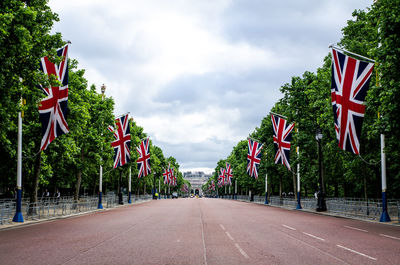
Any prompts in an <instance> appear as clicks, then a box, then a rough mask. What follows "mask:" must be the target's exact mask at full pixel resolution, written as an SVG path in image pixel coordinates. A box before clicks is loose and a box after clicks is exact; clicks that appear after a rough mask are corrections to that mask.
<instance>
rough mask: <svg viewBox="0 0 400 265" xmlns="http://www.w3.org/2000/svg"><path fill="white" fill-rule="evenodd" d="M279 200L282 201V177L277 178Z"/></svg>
mask: <svg viewBox="0 0 400 265" xmlns="http://www.w3.org/2000/svg"><path fill="white" fill-rule="evenodd" d="M279 199H281V200H282V175H280V176H279Z"/></svg>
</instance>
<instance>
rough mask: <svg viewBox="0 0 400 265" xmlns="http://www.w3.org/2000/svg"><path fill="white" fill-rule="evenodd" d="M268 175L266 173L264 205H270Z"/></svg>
mask: <svg viewBox="0 0 400 265" xmlns="http://www.w3.org/2000/svg"><path fill="white" fill-rule="evenodd" d="M268 203H269V202H268V173H265V202H264V204H268Z"/></svg>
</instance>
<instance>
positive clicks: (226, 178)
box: [212, 163, 233, 190]
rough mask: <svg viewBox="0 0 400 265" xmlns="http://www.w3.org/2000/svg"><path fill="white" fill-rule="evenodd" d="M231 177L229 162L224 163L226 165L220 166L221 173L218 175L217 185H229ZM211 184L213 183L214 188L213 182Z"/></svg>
mask: <svg viewBox="0 0 400 265" xmlns="http://www.w3.org/2000/svg"><path fill="white" fill-rule="evenodd" d="M232 178H233V173H232V167H231V165H230V164H229V163H226V167H225V168H221V174H220V175H219V176H218V184H217V185H218V187H222V186H231V185H232ZM212 184H213V185H214V186H213V189H214V190H215V184H214V182H213V183H212Z"/></svg>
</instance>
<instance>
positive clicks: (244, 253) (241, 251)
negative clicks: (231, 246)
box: [235, 243, 249, 259]
mask: <svg viewBox="0 0 400 265" xmlns="http://www.w3.org/2000/svg"><path fill="white" fill-rule="evenodd" d="M235 247H236V248H237V249H238V250H239V252H240V254H242V255H243V257H245V258H246V259H248V258H249V256H248V255H247V254H246V252H244V250H243V249H242V248H241V247H240V246H239V244H238V243H235Z"/></svg>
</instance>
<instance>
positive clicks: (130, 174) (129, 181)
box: [128, 166, 132, 203]
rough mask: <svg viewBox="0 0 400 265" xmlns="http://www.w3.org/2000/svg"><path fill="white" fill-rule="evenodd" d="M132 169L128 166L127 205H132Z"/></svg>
mask: <svg viewBox="0 0 400 265" xmlns="http://www.w3.org/2000/svg"><path fill="white" fill-rule="evenodd" d="M131 188H132V168H131V166H129V177H128V203H132V199H131V197H132V192H131V190H132V189H131Z"/></svg>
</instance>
